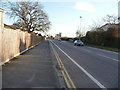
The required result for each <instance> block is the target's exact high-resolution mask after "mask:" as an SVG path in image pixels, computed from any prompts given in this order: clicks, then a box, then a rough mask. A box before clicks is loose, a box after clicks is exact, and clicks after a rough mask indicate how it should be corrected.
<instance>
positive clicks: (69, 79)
mask: <svg viewBox="0 0 120 90" xmlns="http://www.w3.org/2000/svg"><path fill="white" fill-rule="evenodd" d="M50 45H51V47H52V49H53V52H54V54H55V57H56V59H57V62H58V64H59V66H60V68H61V69H62V70H61V73H62V75H63V77H64V79H65V82H66V84H67V87H68V88H69V89H71V88H73V90H76V89H75V88H76V87H75V85H74V83H73V81H72V79H71V78H70V76H69V74H68V72H67V70H66V68H65V67H64V65H63V63H62V60H61V59H60V57H59V55H58V54H57V52H56V50H55V49H54V48H53V45H52V44H51V43H50Z"/></svg>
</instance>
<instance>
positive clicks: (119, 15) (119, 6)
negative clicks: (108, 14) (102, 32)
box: [118, 1, 120, 24]
mask: <svg viewBox="0 0 120 90" xmlns="http://www.w3.org/2000/svg"><path fill="white" fill-rule="evenodd" d="M118 23H119V24H120V1H119V2H118Z"/></svg>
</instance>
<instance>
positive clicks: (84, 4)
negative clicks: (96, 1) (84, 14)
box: [75, 2, 95, 12]
mask: <svg viewBox="0 0 120 90" xmlns="http://www.w3.org/2000/svg"><path fill="white" fill-rule="evenodd" d="M75 9H77V10H83V11H89V12H94V11H95V8H94V7H93V6H92V5H91V4H90V3H87V2H77V3H76V5H75Z"/></svg>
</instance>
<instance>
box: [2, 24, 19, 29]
mask: <svg viewBox="0 0 120 90" xmlns="http://www.w3.org/2000/svg"><path fill="white" fill-rule="evenodd" d="M4 27H5V28H9V29H14V30H15V29H18V28H17V27H16V26H15V25H7V24H4Z"/></svg>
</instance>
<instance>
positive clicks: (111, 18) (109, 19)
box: [103, 15, 118, 24]
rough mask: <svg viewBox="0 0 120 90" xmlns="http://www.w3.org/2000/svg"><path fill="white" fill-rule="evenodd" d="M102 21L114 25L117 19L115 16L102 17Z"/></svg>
mask: <svg viewBox="0 0 120 90" xmlns="http://www.w3.org/2000/svg"><path fill="white" fill-rule="evenodd" d="M103 21H104V22H105V23H108V24H116V23H117V22H118V18H117V16H115V15H106V16H105V17H103Z"/></svg>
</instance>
